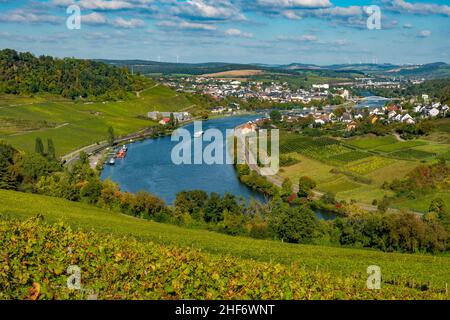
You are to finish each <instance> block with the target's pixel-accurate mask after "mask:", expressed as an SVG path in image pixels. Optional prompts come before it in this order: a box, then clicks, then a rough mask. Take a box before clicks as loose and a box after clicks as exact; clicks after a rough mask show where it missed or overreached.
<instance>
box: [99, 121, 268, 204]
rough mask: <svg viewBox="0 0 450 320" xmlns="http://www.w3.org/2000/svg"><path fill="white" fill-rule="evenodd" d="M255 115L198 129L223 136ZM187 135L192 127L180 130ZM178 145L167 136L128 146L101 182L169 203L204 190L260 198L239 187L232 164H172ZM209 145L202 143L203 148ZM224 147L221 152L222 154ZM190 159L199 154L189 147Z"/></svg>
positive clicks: (204, 125) (103, 175)
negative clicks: (220, 133) (194, 191)
mask: <svg viewBox="0 0 450 320" xmlns="http://www.w3.org/2000/svg"><path fill="white" fill-rule="evenodd" d="M257 117H258V116H235V117H225V118H219V119H213V120H208V121H204V122H203V124H202V126H203V128H202V130H204V131H206V130H207V129H213V128H214V129H218V130H220V131H221V132H222V134H223V135H224V136H225V130H226V129H233V128H235V127H236V126H238V125H240V124H243V123H245V122H247V121H250V120H254V119H256V118H257ZM184 128H185V129H187V130H188V131H189V132H190V133H191V135H192V136H193V134H194V125H193V124H189V125H187V126H185V127H184ZM177 144H178V142H172V141H171V137H170V136H167V137H161V138H156V139H147V140H143V141H139V142H135V143H131V144H129V145H128V146H127V147H128V152H127V157H126V158H125V159H123V160H119V159H117V160H116V164H115V165H114V166H105V168H104V170H103V172H102V179H103V180H104V179H106V178H110V179H111V180H113V181H114V182H117V183H118V184H119V185H120V187H121V189H122V190H123V191H129V192H137V191H140V190H145V191H148V192H150V193H152V194H154V195H157V196H159V197H160V198H162V199H163V200H164V201H166V203H168V204H172V203H173V202H174V200H175V198H176V194H177V193H179V192H181V191H188V190H204V191H206V192H208V193H211V192H216V193H218V194H220V195H224V194H225V193H226V192H228V193H231V194H233V195H235V196H237V197H243V198H245V199H246V200H249V199H251V198H255V199H257V200H259V201H264V198H263V197H262V196H261V195H260V194H259V193H257V192H254V191H253V190H251V189H250V188H248V187H247V186H245V185H243V184H242V183H241V182H240V181H239V178H238V177H237V174H236V171H235V169H234V167H233V166H232V165H228V164H223V165H207V164H200V165H195V164H192V165H175V164H173V163H172V160H171V152H172V149H173V147H174V146H175V145H177ZM208 144H209V142H203V149H204V148H205V147H206V146H207V145H208ZM225 149H226V147H225V146H224V152H226V150H225ZM191 150H192V157H194V156H195V154H198V153H202V152H203V150H200V149H198V150H196V151H195V152H194V148H193V147H192V149H191Z"/></svg>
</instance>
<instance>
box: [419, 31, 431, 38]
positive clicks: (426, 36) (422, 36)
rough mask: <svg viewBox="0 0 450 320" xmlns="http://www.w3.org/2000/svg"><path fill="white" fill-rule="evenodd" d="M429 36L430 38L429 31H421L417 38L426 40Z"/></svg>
mask: <svg viewBox="0 0 450 320" xmlns="http://www.w3.org/2000/svg"><path fill="white" fill-rule="evenodd" d="M429 36H431V31H430V30H422V31H420V33H419V37H420V38H428V37H429Z"/></svg>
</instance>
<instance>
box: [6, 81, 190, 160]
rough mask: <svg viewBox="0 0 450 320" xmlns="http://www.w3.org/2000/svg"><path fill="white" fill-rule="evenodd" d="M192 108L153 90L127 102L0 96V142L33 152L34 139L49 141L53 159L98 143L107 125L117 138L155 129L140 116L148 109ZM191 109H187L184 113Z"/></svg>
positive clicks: (178, 96) (180, 97) (173, 96)
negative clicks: (149, 127) (50, 140)
mask: <svg viewBox="0 0 450 320" xmlns="http://www.w3.org/2000/svg"><path fill="white" fill-rule="evenodd" d="M193 107H195V104H194V103H193V102H192V101H190V100H189V98H188V97H186V96H184V95H181V94H177V93H175V92H174V91H172V90H170V89H168V88H165V87H162V86H157V85H155V86H152V87H150V88H148V89H147V90H144V91H142V92H140V93H139V97H133V98H130V99H128V100H126V101H115V102H95V103H90V102H86V103H83V102H76V103H75V102H72V101H69V100H65V99H61V98H60V97H52V96H49V95H45V96H43V97H36V98H24V97H16V96H11V95H3V96H0V124H7V125H5V126H2V127H1V129H0V140H5V141H7V142H9V143H11V144H12V145H13V146H15V147H17V148H19V149H22V150H25V151H33V150H34V143H35V139H36V137H41V138H42V139H43V140H44V142H45V141H46V139H48V138H52V139H53V141H54V143H55V147H56V151H57V155H58V156H61V155H64V154H67V153H69V152H70V151H73V150H75V149H77V148H80V147H83V146H86V145H90V144H93V143H96V142H99V141H103V140H105V139H106V136H107V133H106V132H107V128H108V127H109V126H112V127H113V128H114V131H115V134H116V135H117V136H120V135H126V134H129V133H132V132H136V131H139V130H141V129H143V128H145V127H148V126H152V125H155V122H153V121H150V120H147V119H144V118H143V117H142V116H144V115H146V113H147V112H149V111H153V110H159V111H178V110H181V109H188V108H193ZM189 111H192V110H189Z"/></svg>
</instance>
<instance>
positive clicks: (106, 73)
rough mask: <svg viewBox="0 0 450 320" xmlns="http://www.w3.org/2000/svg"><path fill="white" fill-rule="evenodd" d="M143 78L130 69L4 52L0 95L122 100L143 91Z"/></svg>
mask: <svg viewBox="0 0 450 320" xmlns="http://www.w3.org/2000/svg"><path fill="white" fill-rule="evenodd" d="M144 81H145V80H144V79H143V78H141V77H134V76H132V75H131V74H130V73H129V72H128V70H127V69H126V68H118V67H113V66H109V65H107V64H105V63H102V62H97V61H91V60H79V59H73V58H64V59H57V58H53V57H50V56H40V57H35V56H34V55H33V54H31V53H29V52H25V53H20V52H16V51H14V50H11V49H5V50H1V51H0V93H10V94H34V93H43V92H46V93H47V92H48V93H52V94H58V95H62V96H64V97H66V98H71V99H76V98H79V97H82V98H93V97H101V98H103V99H109V100H111V99H121V98H124V97H125V96H126V95H127V93H129V92H131V91H139V90H142V89H143V85H144V84H143V82H144Z"/></svg>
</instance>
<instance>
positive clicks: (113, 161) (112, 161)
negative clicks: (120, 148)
mask: <svg viewBox="0 0 450 320" xmlns="http://www.w3.org/2000/svg"><path fill="white" fill-rule="evenodd" d="M108 164H109V165H110V166H113V165H115V164H116V159H114V158H111V159H109V162H108Z"/></svg>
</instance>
